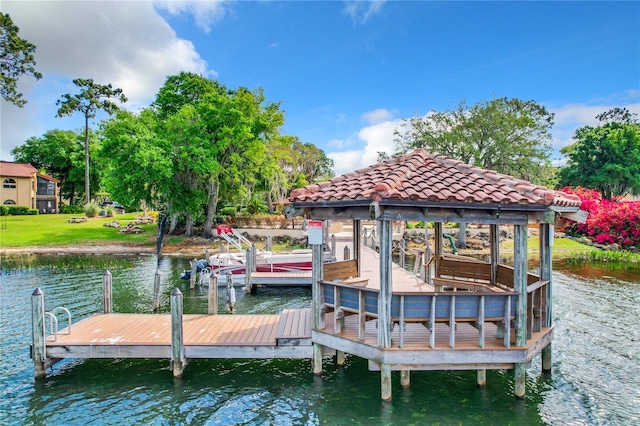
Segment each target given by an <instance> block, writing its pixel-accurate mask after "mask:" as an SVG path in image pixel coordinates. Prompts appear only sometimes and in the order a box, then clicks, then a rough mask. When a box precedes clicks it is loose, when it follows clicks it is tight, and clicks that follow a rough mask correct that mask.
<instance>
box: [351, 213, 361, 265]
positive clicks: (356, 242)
mask: <svg viewBox="0 0 640 426" xmlns="http://www.w3.org/2000/svg"><path fill="white" fill-rule="evenodd" d="M361 235H362V222H361V221H360V220H354V221H353V258H354V259H356V262H357V265H358V276H360V237H361Z"/></svg>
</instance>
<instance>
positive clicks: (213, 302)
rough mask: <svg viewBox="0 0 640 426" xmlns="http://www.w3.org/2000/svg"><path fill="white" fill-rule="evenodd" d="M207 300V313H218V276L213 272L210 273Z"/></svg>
mask: <svg viewBox="0 0 640 426" xmlns="http://www.w3.org/2000/svg"><path fill="white" fill-rule="evenodd" d="M207 301H208V306H207V313H208V314H209V315H218V277H217V276H216V275H214V274H213V273H212V274H211V275H209V294H208V299H207Z"/></svg>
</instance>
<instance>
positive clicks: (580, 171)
mask: <svg viewBox="0 0 640 426" xmlns="http://www.w3.org/2000/svg"><path fill="white" fill-rule="evenodd" d="M596 118H598V120H599V121H600V122H601V124H600V125H598V126H596V127H592V126H584V127H581V128H579V129H577V130H576V132H575V135H574V136H573V139H574V140H575V142H574V143H573V144H572V145H569V146H567V147H564V148H562V149H561V150H560V152H561V153H562V154H564V155H566V156H567V157H568V162H567V165H566V166H565V167H563V168H562V169H561V170H560V181H561V184H562V185H563V186H573V187H575V186H583V187H586V188H590V189H596V190H597V191H598V192H600V193H601V194H602V196H603V197H604V198H605V199H607V200H612V199H615V198H617V197H620V196H624V195H626V194H629V193H631V194H634V195H635V194H639V193H640V124H639V123H638V121H637V119H636V114H631V113H630V112H629V111H628V110H626V109H625V108H614V109H612V110H609V111H607V112H605V113H602V114H600V115H598V116H597V117H596Z"/></svg>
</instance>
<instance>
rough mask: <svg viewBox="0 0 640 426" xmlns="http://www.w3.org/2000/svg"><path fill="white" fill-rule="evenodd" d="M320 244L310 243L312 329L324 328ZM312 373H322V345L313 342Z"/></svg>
mask: <svg viewBox="0 0 640 426" xmlns="http://www.w3.org/2000/svg"><path fill="white" fill-rule="evenodd" d="M322 251H323V250H322V244H311V256H312V258H311V264H312V269H311V313H312V315H313V317H312V330H321V329H323V328H324V326H325V324H324V315H323V310H322V308H323V305H324V301H323V300H322V292H321V291H320V281H321V280H322ZM312 366H313V374H321V373H322V345H320V344H318V343H315V342H314V343H313V360H312Z"/></svg>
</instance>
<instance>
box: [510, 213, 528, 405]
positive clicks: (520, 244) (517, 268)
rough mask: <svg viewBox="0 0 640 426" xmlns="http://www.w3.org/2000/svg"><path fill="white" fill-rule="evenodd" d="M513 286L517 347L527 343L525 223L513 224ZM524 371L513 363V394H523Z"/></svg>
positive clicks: (520, 395)
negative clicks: (516, 297)
mask: <svg viewBox="0 0 640 426" xmlns="http://www.w3.org/2000/svg"><path fill="white" fill-rule="evenodd" d="M513 238H514V241H513V245H514V258H513V280H514V282H513V287H514V289H515V291H517V292H518V293H520V294H519V295H518V303H517V308H516V324H517V327H516V342H515V345H516V346H518V347H523V346H526V344H527V225H514V237H513ZM525 379H526V371H525V364H524V363H516V365H515V394H516V397H518V398H524V396H525V393H526V391H525Z"/></svg>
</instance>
